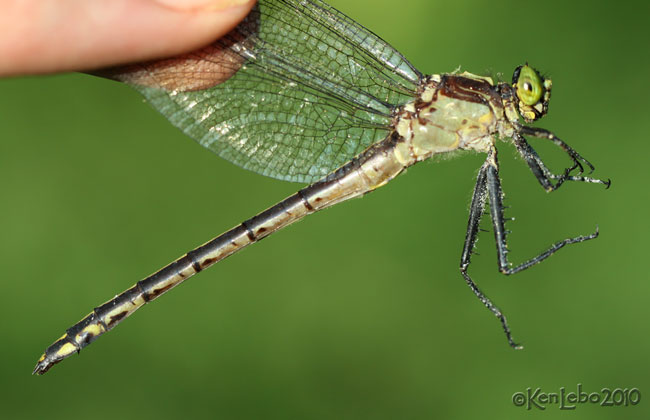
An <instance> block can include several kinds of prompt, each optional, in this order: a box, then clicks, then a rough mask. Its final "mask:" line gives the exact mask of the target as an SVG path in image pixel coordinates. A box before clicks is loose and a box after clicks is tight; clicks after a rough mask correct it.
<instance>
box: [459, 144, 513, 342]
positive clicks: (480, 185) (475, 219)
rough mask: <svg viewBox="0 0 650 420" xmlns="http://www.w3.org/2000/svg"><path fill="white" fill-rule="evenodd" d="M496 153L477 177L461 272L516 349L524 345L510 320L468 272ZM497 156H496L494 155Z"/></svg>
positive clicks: (492, 154) (461, 260)
mask: <svg viewBox="0 0 650 420" xmlns="http://www.w3.org/2000/svg"><path fill="white" fill-rule="evenodd" d="M494 153H495V152H493V153H491V154H490V156H488V159H487V160H486V161H485V163H484V164H483V166H481V169H480V170H479V173H478V177H477V179H476V186H475V187H474V193H473V194H472V204H471V205H470V210H469V221H468V223H467V233H466V234H465V245H464V247H463V253H462V255H461V258H460V273H461V274H462V275H463V278H465V282H466V283H467V285H468V286H469V287H470V289H472V292H474V294H475V295H476V297H477V298H478V299H479V300H480V301H481V302H482V303H483V305H485V307H486V308H488V309H489V310H490V311H491V312H492V313H493V314H494V315H495V316H496V317H497V318H498V319H499V321H501V326H502V327H503V331H504V332H505V333H506V338H507V339H508V343H509V344H510V346H511V347H513V348H515V349H521V348H522V346H520V345H518V344H517V343H515V342H514V340H513V339H512V334H511V333H510V328H509V327H508V322H507V321H506V317H505V315H504V314H503V312H501V310H500V309H499V308H498V307H497V306H496V305H494V304H493V303H492V301H491V300H490V299H489V298H488V297H487V296H485V294H483V292H482V291H481V290H480V289H479V288H478V286H477V285H476V283H474V281H473V280H472V279H471V277H470V276H469V274H467V269H468V267H469V264H470V260H471V256H472V253H473V251H474V245H475V244H476V240H477V238H478V232H479V230H480V228H479V223H480V222H481V216H482V215H483V212H484V211H485V200H486V198H487V171H488V168H490V167H491V164H490V159H491V157H492V156H494ZM494 157H495V158H496V156H494Z"/></svg>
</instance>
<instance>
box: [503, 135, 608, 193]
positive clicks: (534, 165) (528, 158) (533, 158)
mask: <svg viewBox="0 0 650 420" xmlns="http://www.w3.org/2000/svg"><path fill="white" fill-rule="evenodd" d="M520 130H521V131H522V132H525V133H526V134H530V132H529V131H526V130H533V128H531V127H520ZM535 130H539V132H540V133H542V132H543V133H547V134H548V136H551V137H552V139H553V141H554V142H556V144H558V145H560V147H562V148H563V149H564V150H565V151H567V153H568V154H569V156H570V157H571V159H572V160H573V166H571V167H569V168H566V169H565V170H564V173H563V174H562V175H556V174H554V173H552V172H551V171H550V170H549V169H548V168H547V167H546V165H545V164H544V162H543V161H542V159H541V158H540V157H539V155H538V154H537V152H536V151H535V149H533V148H532V146H531V145H529V144H528V142H527V141H526V140H525V139H524V138H523V137H522V136H521V135H520V134H519V133H515V134H514V135H513V136H512V139H513V141H514V144H515V147H516V148H517V150H518V151H519V154H520V155H521V157H522V158H523V159H524V161H525V162H526V163H527V164H528V167H529V168H530V170H531V171H532V172H533V175H535V177H536V178H537V180H538V181H539V183H540V184H541V185H542V187H543V188H544V189H545V190H546V191H548V192H551V191H554V190H556V189H558V188H559V187H560V186H561V185H562V184H563V183H564V181H577V182H589V183H597V184H603V185H605V186H606V187H607V188H609V185H610V183H611V182H610V180H607V181H603V180H600V179H596V178H590V177H586V176H579V175H570V173H571V171H573V170H574V169H578V168H579V170H580V173H582V171H583V166H582V164H581V163H580V160H582V161H584V162H585V163H586V164H587V165H588V166H589V167H590V168H591V169H593V166H592V165H591V163H589V161H587V160H586V159H584V158H583V157H582V156H580V155H579V154H578V153H577V152H576V151H575V150H573V149H572V148H571V147H569V146H568V145H567V144H566V143H564V142H563V141H561V140H560V139H558V138H557V137H555V135H553V133H550V132H548V131H546V130H542V129H535ZM533 135H535V134H533ZM538 136H541V134H539V135H538ZM551 137H545V138H551ZM568 151H570V152H568ZM551 180H555V184H553V182H552V181H551Z"/></svg>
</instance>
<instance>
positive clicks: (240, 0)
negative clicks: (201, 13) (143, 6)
mask: <svg viewBox="0 0 650 420" xmlns="http://www.w3.org/2000/svg"><path fill="white" fill-rule="evenodd" d="M155 1H156V2H157V3H160V4H162V5H163V6H166V7H169V8H172V9H176V10H182V11H186V10H224V9H229V8H231V7H236V6H241V5H244V4H247V3H250V1H251V0H155Z"/></svg>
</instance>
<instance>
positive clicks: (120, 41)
mask: <svg viewBox="0 0 650 420" xmlns="http://www.w3.org/2000/svg"><path fill="white" fill-rule="evenodd" d="M254 4H255V0H111V1H110V2H106V1H104V0H83V1H78V0H38V1H31V2H27V1H25V2H22V4H21V7H16V8H14V9H10V10H9V12H11V13H10V14H4V17H0V24H2V27H3V28H4V29H3V33H4V36H3V37H1V38H2V39H0V76H3V75H4V76H8V75H19V74H39V73H51V72H59V71H78V70H91V69H97V68H102V67H106V66H114V65H118V64H125V63H130V62H138V61H144V60H150V59H154V58H162V57H165V56H172V55H176V54H181V53H184V52H188V51H191V50H193V49H197V48H200V47H202V46H203V45H206V44H208V43H210V42H212V41H213V40H215V39H217V38H219V37H221V36H223V35H224V34H226V33H227V32H228V31H229V30H231V29H232V28H233V27H235V26H236V25H237V24H238V23H239V22H240V21H241V20H242V19H243V18H244V17H245V16H246V14H248V12H249V11H250V9H251V8H252V7H253V5H254ZM27 17H29V18H27ZM5 23H6V24H5Z"/></svg>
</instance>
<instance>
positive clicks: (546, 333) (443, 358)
mask: <svg viewBox="0 0 650 420" xmlns="http://www.w3.org/2000/svg"><path fill="white" fill-rule="evenodd" d="M331 3H332V4H334V5H335V6H336V7H338V8H340V9H341V10H343V11H344V12H346V13H347V14H349V15H350V16H351V17H353V18H354V19H355V20H357V21H359V22H361V23H362V24H364V25H365V26H367V27H368V28H370V29H371V30H373V31H374V32H376V33H378V34H380V35H381V36H382V37H383V38H384V39H386V40H387V41H389V42H390V43H391V44H393V45H394V46H395V47H396V48H397V49H399V50H400V51H402V52H403V53H404V55H405V56H406V57H408V58H409V59H410V60H411V61H412V62H413V63H414V64H415V65H416V66H417V67H418V68H419V69H421V70H422V71H423V72H426V73H435V72H449V71H453V70H454V69H456V68H457V67H458V66H462V69H463V70H468V71H471V72H474V73H488V74H493V75H497V74H502V78H503V79H506V80H509V79H510V77H511V72H512V70H513V69H514V68H515V66H517V65H519V64H521V63H523V62H525V61H528V62H529V63H531V64H533V65H534V66H536V67H537V68H539V69H540V70H541V71H542V72H544V73H546V74H548V75H550V76H551V77H552V78H553V86H554V91H553V98H552V101H551V106H550V113H549V115H548V116H547V117H545V118H544V119H543V120H542V121H541V122H540V123H539V124H538V125H539V126H543V127H546V128H549V129H551V130H553V131H554V132H555V133H557V134H558V135H559V136H561V137H562V138H563V139H565V140H566V141H567V142H568V143H569V144H571V145H572V146H573V147H574V148H576V149H577V150H578V151H579V152H580V153H582V154H583V155H584V156H586V157H587V158H588V159H589V160H590V161H591V162H593V163H594V164H595V165H596V167H597V171H596V173H595V175H596V176H599V177H603V178H611V179H612V181H613V183H612V187H611V189H610V190H605V188H603V187H602V186H599V185H585V184H566V185H565V186H563V187H562V188H561V189H560V190H558V191H556V192H554V193H552V194H546V193H545V192H544V191H543V190H542V189H541V188H540V187H539V185H538V184H537V182H536V181H535V179H534V177H533V176H532V175H531V174H530V172H529V170H528V169H527V167H526V165H524V164H523V163H522V161H521V160H520V159H518V158H516V156H515V151H514V149H513V148H512V147H511V146H509V145H506V144H503V143H502V144H501V146H500V152H501V153H500V159H501V162H502V171H501V172H502V177H503V187H504V189H505V192H506V195H507V204H509V205H510V206H512V208H511V209H510V210H509V211H508V215H509V216H513V217H516V219H517V220H516V221H515V222H512V223H510V224H509V228H510V229H512V230H513V233H512V235H510V239H511V245H510V248H511V250H512V252H511V254H510V257H511V258H512V260H513V261H514V262H521V261H523V260H525V259H527V258H529V257H530V256H532V255H533V254H535V253H536V252H539V251H541V250H542V249H544V248H545V247H546V246H547V245H549V244H550V243H552V242H554V241H556V240H559V239H562V238H565V237H568V236H574V235H578V234H585V233H589V232H591V231H593V229H594V228H595V227H596V225H598V226H599V227H600V230H601V237H600V238H599V239H597V240H595V241H591V242H588V243H584V244H581V245H579V246H572V247H569V248H567V249H564V250H562V251H561V252H560V253H558V254H557V255H555V256H554V257H552V258H551V259H550V260H548V261H546V262H545V263H543V264H541V265H539V266H536V267H534V268H532V269H531V270H528V271H525V272H522V273H520V274H518V275H516V276H512V277H505V276H502V275H500V274H499V273H498V271H497V269H496V268H497V267H496V260H495V254H496V252H495V251H494V244H493V237H492V233H486V234H483V235H482V237H481V240H480V241H479V244H478V252H479V253H480V254H481V255H480V256H477V257H475V258H474V261H473V265H472V268H471V274H472V275H473V277H474V278H475V280H476V281H477V282H478V283H479V285H480V286H481V287H482V288H483V289H484V290H485V291H486V293H487V294H488V295H489V296H490V297H491V298H492V299H493V300H494V301H495V302H496V303H497V304H498V305H500V307H501V308H502V309H503V310H504V312H505V313H506V314H507V315H508V317H509V321H510V324H511V327H512V329H513V332H514V335H515V338H516V339H517V340H519V341H521V342H522V343H523V344H524V345H525V350H523V351H513V350H511V349H510V348H509V347H508V346H507V344H506V341H505V338H504V336H503V333H502V332H501V328H500V326H499V324H498V322H497V321H496V320H495V319H494V317H493V316H492V315H491V314H490V313H489V312H488V311H487V310H485V308H484V307H482V305H481V304H480V303H479V302H478V301H477V300H476V298H475V297H474V296H473V295H472V293H471V292H470V291H469V289H468V288H467V286H466V285H465V284H464V282H463V280H462V278H461V276H460V274H459V273H458V268H457V267H458V261H459V256H460V252H461V248H462V244H463V238H464V234H465V225H466V220H467V208H468V204H469V200H470V196H471V190H472V187H473V184H474V177H475V174H476V171H477V169H478V167H479V166H480V164H481V162H482V160H483V158H484V157H483V156H481V155H477V154H467V155H463V156H461V157H456V158H454V159H442V160H439V161H437V162H430V163H424V164H420V165H418V166H416V167H414V168H412V169H410V170H409V171H408V173H407V174H406V175H404V176H401V177H399V178H398V179H397V180H395V181H393V182H392V183H390V184H389V185H388V186H386V187H384V188H382V189H380V190H379V191H377V192H376V193H373V194H370V195H369V196H366V197H365V198H363V199H361V200H354V201H351V202H347V203H344V204H341V205H339V206H336V207H334V208H332V209H330V210H327V211H324V212H322V213H320V214H317V215H314V216H312V217H309V218H307V219H306V220H305V221H303V222H301V223H298V224H297V225H294V226H291V227H289V228H287V229H286V230H285V231H282V232H280V233H278V234H276V235H275V236H274V237H273V238H269V239H267V240H265V241H263V242H261V243H259V244H256V245H255V246H253V247H251V248H249V249H247V250H246V251H245V252H242V253H240V254H238V255H235V256H234V257H232V258H230V259H228V260H226V261H224V262H223V263H221V264H219V265H217V266H216V267H214V268H212V269H210V270H208V271H207V272H205V273H202V274H201V275H200V276H198V277H196V278H195V279H192V280H191V281H190V282H188V284H186V285H184V286H182V287H180V288H178V289H176V290H175V291H174V292H173V293H170V294H169V295H167V296H165V297H164V298H161V299H160V300H159V301H157V302H156V303H155V304H153V305H150V306H148V307H147V308H146V309H143V310H142V311H140V312H138V314H137V315H136V316H134V317H133V318H131V319H129V320H128V321H127V322H125V323H124V324H123V325H122V326H120V327H118V328H117V329H116V330H115V331H114V332H112V333H110V334H108V335H107V336H106V337H105V338H102V339H100V340H99V341H98V342H97V343H96V344H94V345H92V346H91V347H89V348H88V349H86V350H85V351H83V352H82V354H81V355H80V356H73V357H72V358H70V359H69V360H67V361H65V362H64V363H62V364H60V365H57V366H56V367H55V368H53V369H52V371H50V372H49V373H48V374H47V375H45V376H44V377H33V376H30V372H31V369H32V367H33V365H34V363H35V362H36V359H37V358H38V356H39V355H40V354H41V352H42V350H43V349H44V348H45V347H46V346H47V345H49V344H50V343H51V342H52V341H53V340H54V339H56V338H57V337H59V336H60V335H61V334H62V333H63V332H64V330H65V328H67V327H69V326H70V325H71V324H73V323H74V322H76V321H77V320H79V319H80V318H81V317H82V316H84V315H85V314H86V313H88V312H89V311H90V310H91V309H92V308H93V306H96V305H98V304H100V303H102V302H104V301H105V300H107V299H109V298H111V297H112V296H113V295H115V294H116V293H118V292H121V291H122V290H123V289H125V288H127V287H129V286H131V285H132V284H133V283H134V282H135V281H137V280H139V279H140V278H142V277H144V276H146V275H148V274H150V273H151V272H153V271H155V270H156V269H158V268H159V267H161V266H163V265H164V264H166V263H168V262H169V261H171V260H172V259H174V258H176V257H178V256H179V255H181V254H182V253H184V252H185V251H187V250H189V249H191V248H193V247H195V246H197V245H199V244H201V243H203V242H204V241H207V240H208V239H210V238H211V237H213V236H215V235H216V234H219V233H221V232H222V231H224V230H226V229H228V228H230V227H231V226H234V225H235V224H237V223H239V222H240V221H242V220H243V219H244V218H247V217H249V216H252V215H254V214H255V213H257V212H258V211H260V210H263V209H264V208H266V207H268V206H270V205H272V204H274V203H275V202H277V201H278V200H280V199H282V198H284V197H285V196H287V195H289V194H291V193H293V192H294V191H295V190H296V189H297V188H299V187H300V185H298V184H290V183H284V182H281V181H276V180H273V179H270V178H265V177H262V176H259V175H256V174H254V173H251V172H247V171H245V170H242V169H240V168H238V167H235V166H233V165H232V164H230V163H228V162H226V161H223V160H220V159H218V158H215V156H214V155H213V154H211V153H210V152H208V151H206V150H204V149H202V148H201V147H199V146H198V145H197V144H196V143H194V142H193V141H191V140H190V139H188V138H186V137H184V136H183V135H182V134H181V133H180V132H179V131H178V130H176V129H175V128H173V127H172V126H171V125H170V124H168V123H167V122H166V120H164V119H163V118H162V117H161V116H160V115H158V114H157V112H155V111H154V110H152V109H151V108H150V107H149V106H148V105H146V104H144V103H143V101H142V99H141V98H140V97H139V95H138V94H136V93H135V92H134V91H132V90H130V89H129V88H127V87H126V86H123V85H119V84H117V83H114V82H110V81H106V80H100V79H97V78H93V77H91V76H86V75H78V74H67V75H56V76H51V77H39V78H25V79H13V80H1V81H0V139H1V142H0V179H2V199H3V205H2V206H0V232H1V236H0V238H1V240H0V255H1V257H0V268H1V272H2V279H3V280H2V293H1V294H0V314H1V316H2V323H1V324H0V325H1V326H0V328H1V330H0V333H1V334H2V337H3V345H2V346H1V350H0V357H1V366H2V367H1V372H2V374H1V375H0V402H1V403H2V408H1V410H2V411H1V412H2V414H3V417H4V418H38V417H44V416H48V417H49V418H75V417H77V416H78V417H81V416H83V417H92V418H115V417H116V416H117V417H121V418H131V417H133V418H135V417H138V418H142V419H147V418H156V419H163V418H179V417H184V418H193V417H200V418H204V417H213V418H223V419H275V418H277V419H291V418H305V419H366V418H368V419H429V418H446V419H468V418H477V417H479V416H481V417H484V418H515V417H520V416H523V415H529V416H531V417H537V418H551V417H553V418H554V417H555V416H558V415H560V414H564V412H563V411H561V410H559V409H558V407H557V406H556V405H549V408H548V409H547V410H546V411H541V410H537V409H533V410H531V411H527V410H526V409H525V408H521V407H515V406H514V405H513V402H512V395H513V393H515V392H525V391H526V389H527V388H528V387H531V388H532V389H533V390H534V389H535V388H537V387H541V389H542V391H544V392H559V391H560V388H561V387H565V388H566V389H567V392H569V391H571V390H575V389H576V387H577V384H582V386H583V389H584V390H585V391H587V392H594V391H600V390H601V389H602V388H611V389H614V388H616V387H620V388H632V387H636V388H638V389H639V390H640V392H641V395H642V401H641V403H640V404H639V405H637V406H635V407H618V408H603V407H599V406H597V405H594V404H586V405H585V404H583V405H579V406H578V407H577V409H576V410H574V411H571V414H570V416H571V417H572V418H585V419H587V418H588V419H605V418H621V417H624V418H648V415H649V414H650V409H649V408H648V407H649V402H648V401H647V400H644V398H647V396H648V395H650V365H649V364H648V361H647V358H648V354H649V353H650V338H649V335H648V332H649V329H648V327H647V321H648V317H649V316H650V308H649V307H648V303H647V302H648V297H647V295H648V291H649V290H650V281H649V276H648V268H647V260H648V252H647V251H648V239H647V236H648V233H649V231H650V229H649V223H648V216H647V207H648V190H647V183H648V178H649V177H648V169H647V159H648V155H649V152H650V141H649V137H648V132H647V119H648V111H649V110H650V109H649V106H648V99H649V97H650V83H649V82H648V77H649V75H650V56H649V54H648V50H647V47H648V42H649V41H650V32H649V30H648V29H647V19H648V6H647V4H646V3H641V2H625V1H619V2H589V3H587V2H584V3H582V2H575V3H574V2H567V1H545V2H518V1H502V2H485V1H469V0H464V1H454V2H442V1H430V0H403V1H401V2H393V1H388V0H375V1H372V2H371V1H368V0H364V1H357V2H354V3H353V2H350V1H344V0H338V1H334V0H331ZM640 8H645V10H642V9H640ZM532 143H533V145H534V146H535V147H537V148H538V150H539V151H540V153H542V154H543V156H544V157H545V160H546V161H547V162H548V163H549V164H550V165H551V166H552V167H554V168H562V167H563V166H564V165H565V164H566V163H567V161H566V158H565V156H564V155H563V154H562V153H561V152H560V151H559V150H557V149H555V148H553V147H549V146H548V145H546V144H544V142H542V141H540V140H533V141H532ZM484 227H488V224H484Z"/></svg>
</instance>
